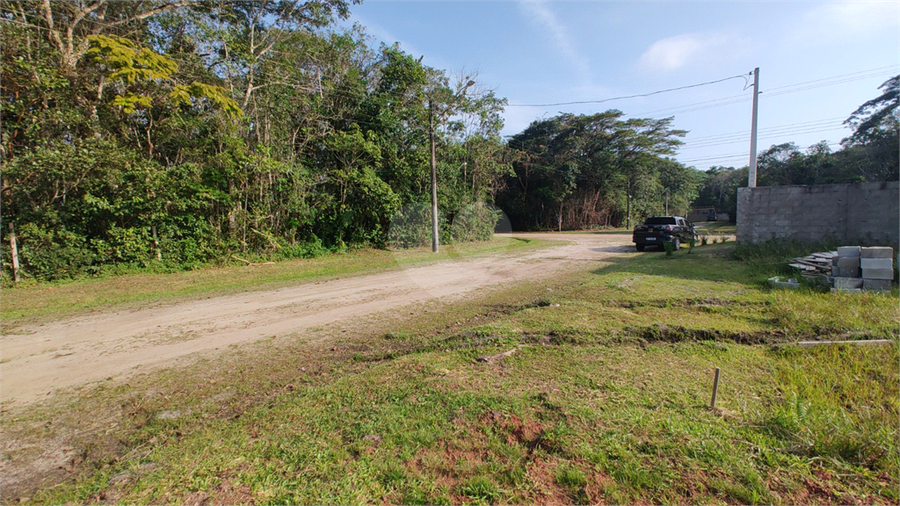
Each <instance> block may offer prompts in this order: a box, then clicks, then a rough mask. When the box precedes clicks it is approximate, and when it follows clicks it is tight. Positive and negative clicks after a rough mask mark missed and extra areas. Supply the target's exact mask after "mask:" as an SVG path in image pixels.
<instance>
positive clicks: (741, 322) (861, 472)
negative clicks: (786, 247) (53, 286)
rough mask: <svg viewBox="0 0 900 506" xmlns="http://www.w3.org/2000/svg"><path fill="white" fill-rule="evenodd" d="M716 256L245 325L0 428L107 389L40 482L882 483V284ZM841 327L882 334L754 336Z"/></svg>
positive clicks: (659, 492) (776, 494)
mask: <svg viewBox="0 0 900 506" xmlns="http://www.w3.org/2000/svg"><path fill="white" fill-rule="evenodd" d="M733 253H734V247H733V246H731V245H715V246H709V247H703V248H699V249H695V250H694V252H693V253H691V254H688V253H687V252H686V251H678V252H675V254H674V255H673V256H671V257H668V256H665V255H662V254H659V255H639V254H636V253H635V254H630V255H627V256H624V257H620V258H617V259H616V260H615V261H613V262H607V263H604V264H601V265H598V266H596V267H594V268H593V270H592V271H588V272H580V273H579V272H576V273H573V274H572V275H571V276H569V277H567V278H563V279H558V280H555V281H554V282H553V283H550V284H547V283H531V284H525V285H521V286H517V287H509V288H508V289H506V290H505V291H500V292H495V293H491V294H486V295H485V296H484V297H483V298H482V299H480V300H474V301H470V302H468V303H465V304H460V305H458V306H452V307H451V306H441V305H438V304H434V305H430V306H427V307H423V308H422V311H421V312H419V313H417V314H416V315H414V316H410V317H408V318H395V319H385V320H373V321H366V322H365V325H355V326H354V325H350V328H351V329H356V330H355V331H353V330H351V331H350V332H346V329H345V328H339V327H335V328H331V329H328V330H329V331H331V332H333V333H334V334H335V335H340V336H341V337H340V338H335V339H333V340H331V341H329V342H328V343H325V344H321V345H310V344H304V342H303V339H300V338H299V336H298V338H297V339H283V340H280V341H279V340H274V341H272V342H270V343H261V344H258V345H255V346H252V347H245V348H241V349H238V350H235V352H234V353H233V354H230V355H229V356H228V357H227V358H223V359H220V360H218V361H215V362H210V363H209V364H208V365H207V366H204V367H197V368H193V369H192V370H190V371H185V370H172V371H169V372H164V373H162V374H161V375H158V376H154V375H151V376H147V377H144V378H143V379H138V380H135V381H133V382H131V384H130V385H128V386H118V387H109V388H111V390H109V389H107V390H101V391H93V392H90V391H88V392H83V393H82V394H80V397H76V399H78V400H77V402H75V403H73V404H70V405H66V406H57V407H56V408H54V409H56V410H57V411H53V410H51V408H49V407H48V408H42V409H46V411H44V412H43V414H38V413H33V414H30V415H28V416H25V415H23V416H22V418H21V420H20V421H19V423H21V424H22V426H21V427H20V426H18V425H16V422H12V421H9V420H5V421H4V423H5V424H6V425H7V427H6V429H7V430H5V431H4V432H5V434H6V435H7V437H10V436H16V435H18V434H26V433H27V430H26V429H27V428H26V427H25V426H26V425H27V426H28V427H41V429H40V430H41V431H42V433H43V434H44V436H43V437H52V436H58V435H59V434H64V433H65V430H66V429H65V427H66V426H67V425H71V424H73V423H75V422H74V420H76V419H77V418H78V413H79V412H80V413H81V414H82V415H85V414H90V415H91V416H94V417H96V416H97V413H102V412H104V406H109V405H113V406H115V410H120V413H119V414H118V418H117V420H118V421H117V423H116V424H115V425H114V427H115V428H114V429H113V428H111V426H110V425H109V424H100V425H98V426H97V429H96V430H95V431H94V432H91V431H90V430H89V429H88V428H86V427H81V430H82V431H83V432H85V433H86V434H87V435H89V436H91V438H88V437H87V435H86V436H85V439H86V440H90V441H94V443H93V444H94V445H96V446H94V447H90V448H89V449H88V450H87V451H86V452H84V453H83V454H84V455H85V464H84V466H83V467H82V468H81V469H83V470H84V474H82V475H81V476H80V477H78V478H77V479H75V480H72V479H68V480H66V479H59V480H58V481H57V485H56V486H52V487H50V486H44V487H43V488H41V489H40V490H38V491H37V493H35V494H34V495H32V496H30V499H31V501H32V502H36V503H54V504H55V503H69V502H94V501H100V500H105V501H111V502H119V503H135V504H158V503H185V502H203V501H207V502H210V503H215V502H220V503H222V502H224V503H247V502H251V501H252V502H256V503H266V504H286V503H291V504H307V503H328V504H337V503H340V504H351V503H352V504H358V503H375V502H377V503H383V504H395V503H403V504H446V503H470V504H498V503H519V504H521V503H547V502H554V503H615V504H624V503H628V504H634V503H652V504H656V503H678V504H682V503H683V504H689V503H690V504H710V503H741V504H836V503H837V504H843V503H865V504H896V503H897V501H898V500H900V497H898V492H897V491H898V488H900V465H898V462H900V451H898V430H900V422H898V419H900V400H898V398H900V392H898V390H900V386H898V385H900V365H898V363H900V347H898V343H897V337H898V330H897V329H898V322H900V317H898V316H900V315H898V301H897V294H896V290H895V292H894V294H891V295H878V294H866V293H863V294H827V293H820V292H817V291H814V290H811V289H801V290H795V291H777V290H771V289H769V288H767V287H766V285H765V283H764V281H765V279H766V278H767V277H768V276H769V275H771V270H770V269H771V265H769V263H770V260H772V258H771V257H770V256H765V255H759V256H758V257H757V259H756V261H748V260H744V261H740V262H739V261H736V260H734V259H733V256H732V255H733ZM745 253H746V252H745ZM348 325H349V324H348ZM843 336H850V337H849V338H862V337H886V338H889V339H892V340H893V341H894V343H893V344H892V345H889V346H877V347H876V346H859V347H853V346H831V347H820V348H810V349H800V348H796V347H793V346H771V344H780V343H787V342H791V341H794V340H797V339H801V338H802V339H806V338H823V339H830V338H835V337H843ZM317 346H318V347H317ZM510 350H516V351H514V352H512V353H511V354H509V355H508V356H506V357H505V358H502V359H499V360H494V361H486V362H485V361H479V360H478V359H479V358H480V357H485V356H491V355H496V354H499V353H501V352H507V351H510ZM716 367H719V368H720V369H721V371H722V378H721V383H720V387H719V393H718V401H717V409H715V410H712V409H710V408H709V407H708V405H709V401H710V394H711V386H712V374H713V371H714V369H715V368H716ZM106 409H108V408H106ZM115 410H114V411H115ZM160 415H163V416H160ZM42 416H43V417H44V418H42ZM43 420H54V424H59V425H60V427H56V426H55V425H54V426H53V427H51V426H50V425H47V426H46V427H45V426H44V425H43V423H44V422H43ZM65 420H73V421H72V422H66V421H65ZM101 427H102V428H101ZM102 431H105V434H106V435H105V436H103V435H102V434H101V435H100V436H98V435H97V433H98V432H101V433H102ZM23 437H24V436H23ZM104 438H105V439H107V440H114V441H118V442H119V445H120V446H118V447H115V448H112V449H107V450H105V451H104V450H103V448H102V444H101V442H102V441H103V440H104ZM73 444H74V443H73ZM92 452H93V453H92Z"/></svg>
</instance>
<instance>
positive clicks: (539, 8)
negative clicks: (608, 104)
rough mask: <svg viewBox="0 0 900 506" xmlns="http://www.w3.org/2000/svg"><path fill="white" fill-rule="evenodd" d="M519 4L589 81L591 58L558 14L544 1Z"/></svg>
mask: <svg viewBox="0 0 900 506" xmlns="http://www.w3.org/2000/svg"><path fill="white" fill-rule="evenodd" d="M519 6H520V7H521V8H522V9H523V10H524V11H525V13H526V14H527V15H528V16H529V17H531V18H532V19H533V20H534V21H535V22H537V23H538V24H539V25H541V26H542V27H543V28H545V29H546V32H547V35H549V37H550V39H551V40H552V41H553V44H554V45H555V46H556V48H557V50H559V52H560V53H562V56H563V57H564V58H565V59H566V60H568V62H569V63H570V64H571V65H572V66H573V67H574V68H575V72H576V73H577V74H578V76H579V77H580V78H581V80H582V82H585V83H589V82H590V76H591V65H590V60H588V58H586V57H585V56H584V55H582V54H581V52H580V51H579V50H578V48H577V47H576V45H575V43H574V42H573V41H572V38H571V37H570V36H569V30H568V29H567V28H566V27H565V26H563V24H562V23H560V21H559V19H558V18H557V17H556V15H555V14H554V13H553V12H552V11H551V10H550V9H548V8H547V6H546V5H545V4H544V2H542V1H538V0H527V1H523V2H520V3H519Z"/></svg>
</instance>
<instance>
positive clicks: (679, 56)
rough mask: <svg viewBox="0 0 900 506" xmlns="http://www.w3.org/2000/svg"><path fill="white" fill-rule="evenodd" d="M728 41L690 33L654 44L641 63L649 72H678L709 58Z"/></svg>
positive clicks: (645, 52)
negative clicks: (710, 54) (717, 47)
mask: <svg viewBox="0 0 900 506" xmlns="http://www.w3.org/2000/svg"><path fill="white" fill-rule="evenodd" d="M725 41H726V39H725V37H724V36H722V35H715V34H712V35H711V34H699V33H689V34H684V35H676V36H674V37H669V38H667V39H662V40H658V41H656V42H654V43H653V44H652V45H651V46H650V48H649V49H647V50H646V51H644V54H642V55H641V57H640V60H639V63H640V65H641V66H642V67H644V68H646V69H649V70H664V71H670V70H676V69H679V68H681V67H684V66H686V65H688V64H690V63H693V62H694V61H696V60H698V59H700V58H704V59H707V58H705V57H708V53H709V52H710V51H711V50H712V49H713V48H715V47H716V46H721V45H722V44H724V43H725Z"/></svg>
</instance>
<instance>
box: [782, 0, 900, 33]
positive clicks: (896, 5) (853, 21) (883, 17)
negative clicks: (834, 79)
mask: <svg viewBox="0 0 900 506" xmlns="http://www.w3.org/2000/svg"><path fill="white" fill-rule="evenodd" d="M898 27H900V2H896V1H872V0H849V1H847V0H845V1H841V2H832V3H826V4H823V5H817V6H815V7H814V8H813V9H811V10H809V11H808V12H807V13H806V14H805V15H804V16H803V18H802V19H801V22H800V23H799V25H798V28H797V31H796V32H795V35H797V36H798V37H799V38H818V39H821V38H826V39H832V40H843V39H844V38H846V37H873V36H877V34H878V33H879V32H881V31H883V30H892V31H893V33H896V31H897V29H898Z"/></svg>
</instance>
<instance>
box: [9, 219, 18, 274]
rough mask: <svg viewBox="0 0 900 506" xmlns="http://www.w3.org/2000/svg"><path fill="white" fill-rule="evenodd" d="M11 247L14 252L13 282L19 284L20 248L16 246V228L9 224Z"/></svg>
mask: <svg viewBox="0 0 900 506" xmlns="http://www.w3.org/2000/svg"><path fill="white" fill-rule="evenodd" d="M9 247H10V249H11V250H12V267H13V281H14V282H16V283H18V282H19V279H20V278H19V248H18V246H17V245H16V226H15V225H13V223H12V222H9Z"/></svg>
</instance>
